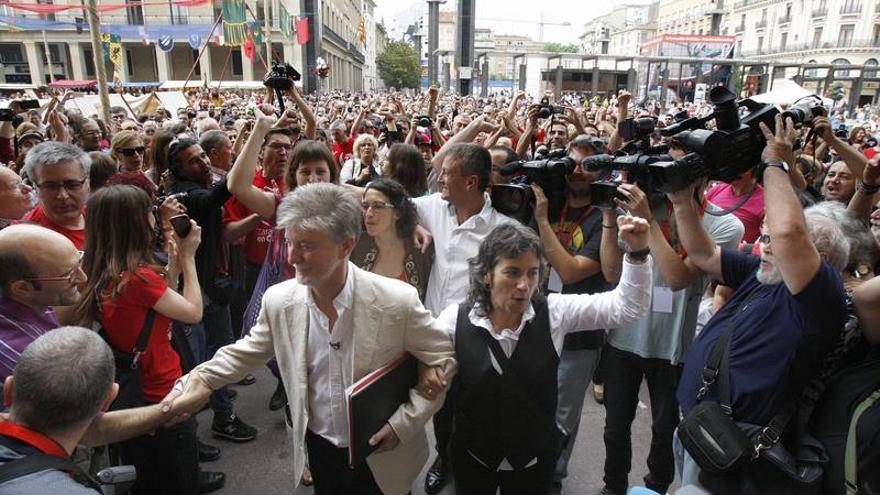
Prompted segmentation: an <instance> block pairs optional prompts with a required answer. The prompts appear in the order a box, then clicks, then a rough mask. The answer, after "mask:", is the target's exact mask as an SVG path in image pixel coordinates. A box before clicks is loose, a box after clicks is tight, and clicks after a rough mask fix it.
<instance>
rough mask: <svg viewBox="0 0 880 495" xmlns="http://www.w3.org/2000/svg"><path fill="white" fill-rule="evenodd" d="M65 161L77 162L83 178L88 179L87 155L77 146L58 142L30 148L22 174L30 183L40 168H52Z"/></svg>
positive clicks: (88, 165) (90, 163) (48, 142)
mask: <svg viewBox="0 0 880 495" xmlns="http://www.w3.org/2000/svg"><path fill="white" fill-rule="evenodd" d="M67 161H74V162H79V165H80V167H82V171H83V177H85V178H88V176H89V167H90V166H91V165H92V159H91V158H89V155H88V153H86V152H85V151H83V150H82V149H80V148H79V147H77V146H74V145H72V144H68V143H59V142H58V141H45V142H42V143H40V144H38V145H36V146H34V147H33V148H31V150H30V151H28V153H27V157H26V158H25V160H24V169H23V172H24V173H25V174H26V175H27V176H28V178H30V179H31V181H36V179H37V171H38V170H39V169H40V168H42V167H52V166H55V165H58V164H59V163H62V162H67Z"/></svg>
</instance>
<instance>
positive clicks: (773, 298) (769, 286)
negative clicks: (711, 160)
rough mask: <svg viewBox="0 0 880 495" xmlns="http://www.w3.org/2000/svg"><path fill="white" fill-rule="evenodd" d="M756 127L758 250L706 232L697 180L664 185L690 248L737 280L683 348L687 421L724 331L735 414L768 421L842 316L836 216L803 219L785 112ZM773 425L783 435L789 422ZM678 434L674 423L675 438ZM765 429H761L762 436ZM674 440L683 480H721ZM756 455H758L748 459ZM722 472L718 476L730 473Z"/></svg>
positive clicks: (682, 397) (814, 362)
mask: <svg viewBox="0 0 880 495" xmlns="http://www.w3.org/2000/svg"><path fill="white" fill-rule="evenodd" d="M761 130H762V132H763V133H764V136H765V137H766V139H767V144H766V147H765V148H764V151H763V154H762V159H763V162H764V164H765V170H764V175H763V179H764V188H765V189H764V191H765V197H766V198H767V202H766V204H767V212H766V221H765V224H766V226H765V228H764V229H763V230H762V233H761V237H760V240H761V249H762V252H761V257H760V259H759V258H757V257H755V256H751V255H748V254H743V253H739V252H735V251H730V250H722V249H720V248H719V247H718V246H717V245H716V244H715V243H714V242H713V241H712V240H711V239H710V238H709V236H708V234H707V233H706V231H705V230H704V229H703V228H702V227H701V226H700V219H699V214H698V211H697V205H696V204H695V203H694V201H693V186H691V187H688V188H686V189H684V190H682V191H679V192H677V193H674V194H670V195H669V199H670V200H671V201H672V203H673V206H674V210H675V219H676V221H677V222H678V230H679V234H680V235H681V239H682V244H683V246H684V248H685V249H686V250H687V253H688V257H689V258H690V259H691V261H692V262H693V263H694V265H696V266H697V267H698V268H700V269H701V270H702V271H704V272H706V273H708V274H709V275H711V276H712V277H713V278H715V279H717V280H719V281H721V282H723V283H724V284H725V285H727V286H729V287H731V288H733V289H734V290H735V292H734V294H733V296H732V297H731V299H730V300H729V301H728V302H727V304H725V306H724V307H722V308H721V310H719V312H718V313H717V314H716V315H715V316H714V317H713V318H712V319H711V320H710V321H709V322H708V323H707V325H706V327H705V328H704V329H703V331H702V332H701V333H700V335H699V337H697V338H696V339H695V340H694V343H693V345H692V347H691V349H690V351H689V352H688V354H687V357H686V358H685V361H684V370H683V372H682V377H681V383H680V384H679V387H678V394H677V395H678V401H679V404H680V405H681V408H682V412H683V413H684V415H685V422H688V413H690V412H691V410H692V409H693V408H694V407H695V406H696V404H697V402H698V393H699V391H700V389H701V388H702V387H703V386H704V372H705V370H704V367H707V365H708V364H709V359H710V354H711V353H712V351H713V349H714V348H715V346H716V343H717V342H718V341H719V340H720V339H722V338H724V337H725V336H727V335H729V343H728V345H727V354H728V356H729V357H728V358H727V367H728V369H729V372H728V374H727V375H728V378H729V387H727V388H728V390H729V392H730V400H729V405H730V410H731V416H732V418H733V419H734V420H736V421H743V422H747V423H751V424H755V425H760V426H766V425H768V424H769V423H770V420H771V418H774V417H775V416H776V415H777V413H778V412H779V411H780V409H781V408H782V407H783V406H786V405H787V404H786V403H787V400H791V399H790V397H788V396H789V394H797V393H799V391H800V389H801V387H802V386H803V384H804V383H805V380H806V379H807V378H809V374H810V373H812V372H814V371H815V370H816V369H818V368H819V365H820V362H821V360H822V359H823V357H824V356H825V354H826V353H827V352H828V351H829V350H831V349H832V348H833V347H834V344H835V342H836V340H837V338H838V335H839V332H840V329H841V327H842V326H843V324H844V322H845V321H846V302H845V297H844V290H843V285H842V282H841V279H840V271H841V270H842V269H843V267H844V266H845V264H846V259H847V255H848V252H849V242H848V241H847V239H846V238H845V237H844V236H843V234H842V232H841V230H840V229H839V228H838V226H837V225H836V224H835V223H834V222H833V221H831V220H828V219H825V218H824V217H815V218H814V219H811V221H810V222H807V221H806V220H805V217H804V214H803V211H802V209H801V205H800V202H799V200H798V198H797V195H796V193H795V191H794V188H793V187H792V183H791V179H790V177H789V174H788V170H787V169H788V167H789V166H791V165H793V164H794V156H793V153H792V143H793V141H794V135H795V131H794V124H793V123H792V122H791V120H788V121H787V122H786V123H785V124H784V125H783V121H782V116H781V115H776V117H775V133H774V132H771V131H770V130H769V129H768V128H767V126H766V125H764V124H763V123H762V124H761ZM722 342H723V340H722ZM723 366H724V365H723V364H722V367H723ZM707 381H709V380H707ZM718 388H719V387H717V386H714V385H712V386H709V387H708V388H707V392H708V393H707V394H706V397H707V398H711V399H712V400H716V401H719V402H721V403H724V402H726V400H725V398H720V397H719V395H720V393H719V391H718ZM778 433H779V436H780V437H782V438H783V439H786V440H788V438H789V434H790V432H789V431H788V430H786V431H784V432H778ZM681 435H682V432H681V430H679V433H678V438H679V439H680V438H681ZM765 439H766V437H765V435H764V434H762V435H761V438H760V440H761V443H762V444H764V440H765ZM772 440H773V439H772V438H771V439H769V441H768V443H772ZM785 443H786V442H783V444H785ZM675 450H676V460H677V462H678V468H679V474H680V476H681V480H682V485H689V484H695V485H702V484H707V483H711V482H713V481H714V482H718V481H719V475H715V476H709V475H708V473H707V472H702V473H701V472H700V468H699V466H697V464H696V462H695V461H694V460H693V459H692V458H691V457H690V455H686V454H685V452H684V449H683V448H682V447H681V445H680V444H679V443H678V442H676V446H675ZM762 461H763V459H762V458H761V457H759V458H758V459H757V460H754V461H752V462H753V463H761V462H762ZM721 476H722V478H720V480H721V481H722V482H725V481H730V479H729V478H727V477H723V475H721ZM734 476H737V475H736V474H735V475H734Z"/></svg>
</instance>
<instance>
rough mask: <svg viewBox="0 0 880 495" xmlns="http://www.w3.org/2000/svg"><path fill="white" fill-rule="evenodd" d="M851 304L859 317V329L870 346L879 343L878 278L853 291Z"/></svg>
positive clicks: (879, 304)
mask: <svg viewBox="0 0 880 495" xmlns="http://www.w3.org/2000/svg"><path fill="white" fill-rule="evenodd" d="M853 303H854V304H855V306H856V313H857V314H858V315H859V328H861V330H862V335H864V336H865V338H866V339H867V340H868V342H869V343H871V344H877V343H878V342H880V277H874V278H872V279H871V280H868V281H867V282H865V283H863V284H862V285H860V286H858V287H857V288H856V289H855V290H854V291H853Z"/></svg>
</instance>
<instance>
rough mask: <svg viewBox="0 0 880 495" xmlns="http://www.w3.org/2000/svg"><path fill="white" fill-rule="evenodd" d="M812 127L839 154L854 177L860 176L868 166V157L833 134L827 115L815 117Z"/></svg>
mask: <svg viewBox="0 0 880 495" xmlns="http://www.w3.org/2000/svg"><path fill="white" fill-rule="evenodd" d="M813 129H815V131H816V133H817V134H818V135H819V137H821V138H822V141H824V142H825V143H827V144H828V146H830V147H831V149H833V150H834V151H836V152H837V154H838V155H840V159H841V160H843V161H844V162H846V166H847V167H849V170H850V171H851V172H852V173H853V175H855V176H856V177H861V176H862V174H863V173H864V171H865V167H866V166H868V157H867V156H865V155H864V154H863V153H862V152H861V151H859V150H858V149H857V148H854V147H853V146H851V145H850V144H849V143H847V142H846V141H844V140H842V139H840V138H839V137H837V136H835V135H834V132H833V131H832V130H831V122H829V121H828V118H827V117H817V118H816V121H815V123H814V124H813Z"/></svg>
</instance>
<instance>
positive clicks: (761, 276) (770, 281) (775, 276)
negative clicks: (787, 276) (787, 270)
mask: <svg viewBox="0 0 880 495" xmlns="http://www.w3.org/2000/svg"><path fill="white" fill-rule="evenodd" d="M755 276H756V277H757V278H758V282H760V283H761V284H763V285H776V284H778V283H781V282H782V272H780V271H779V268H778V267H777V266H775V265H771V268H770V269H769V270H762V269H761V268H758V273H756V274H755Z"/></svg>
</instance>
